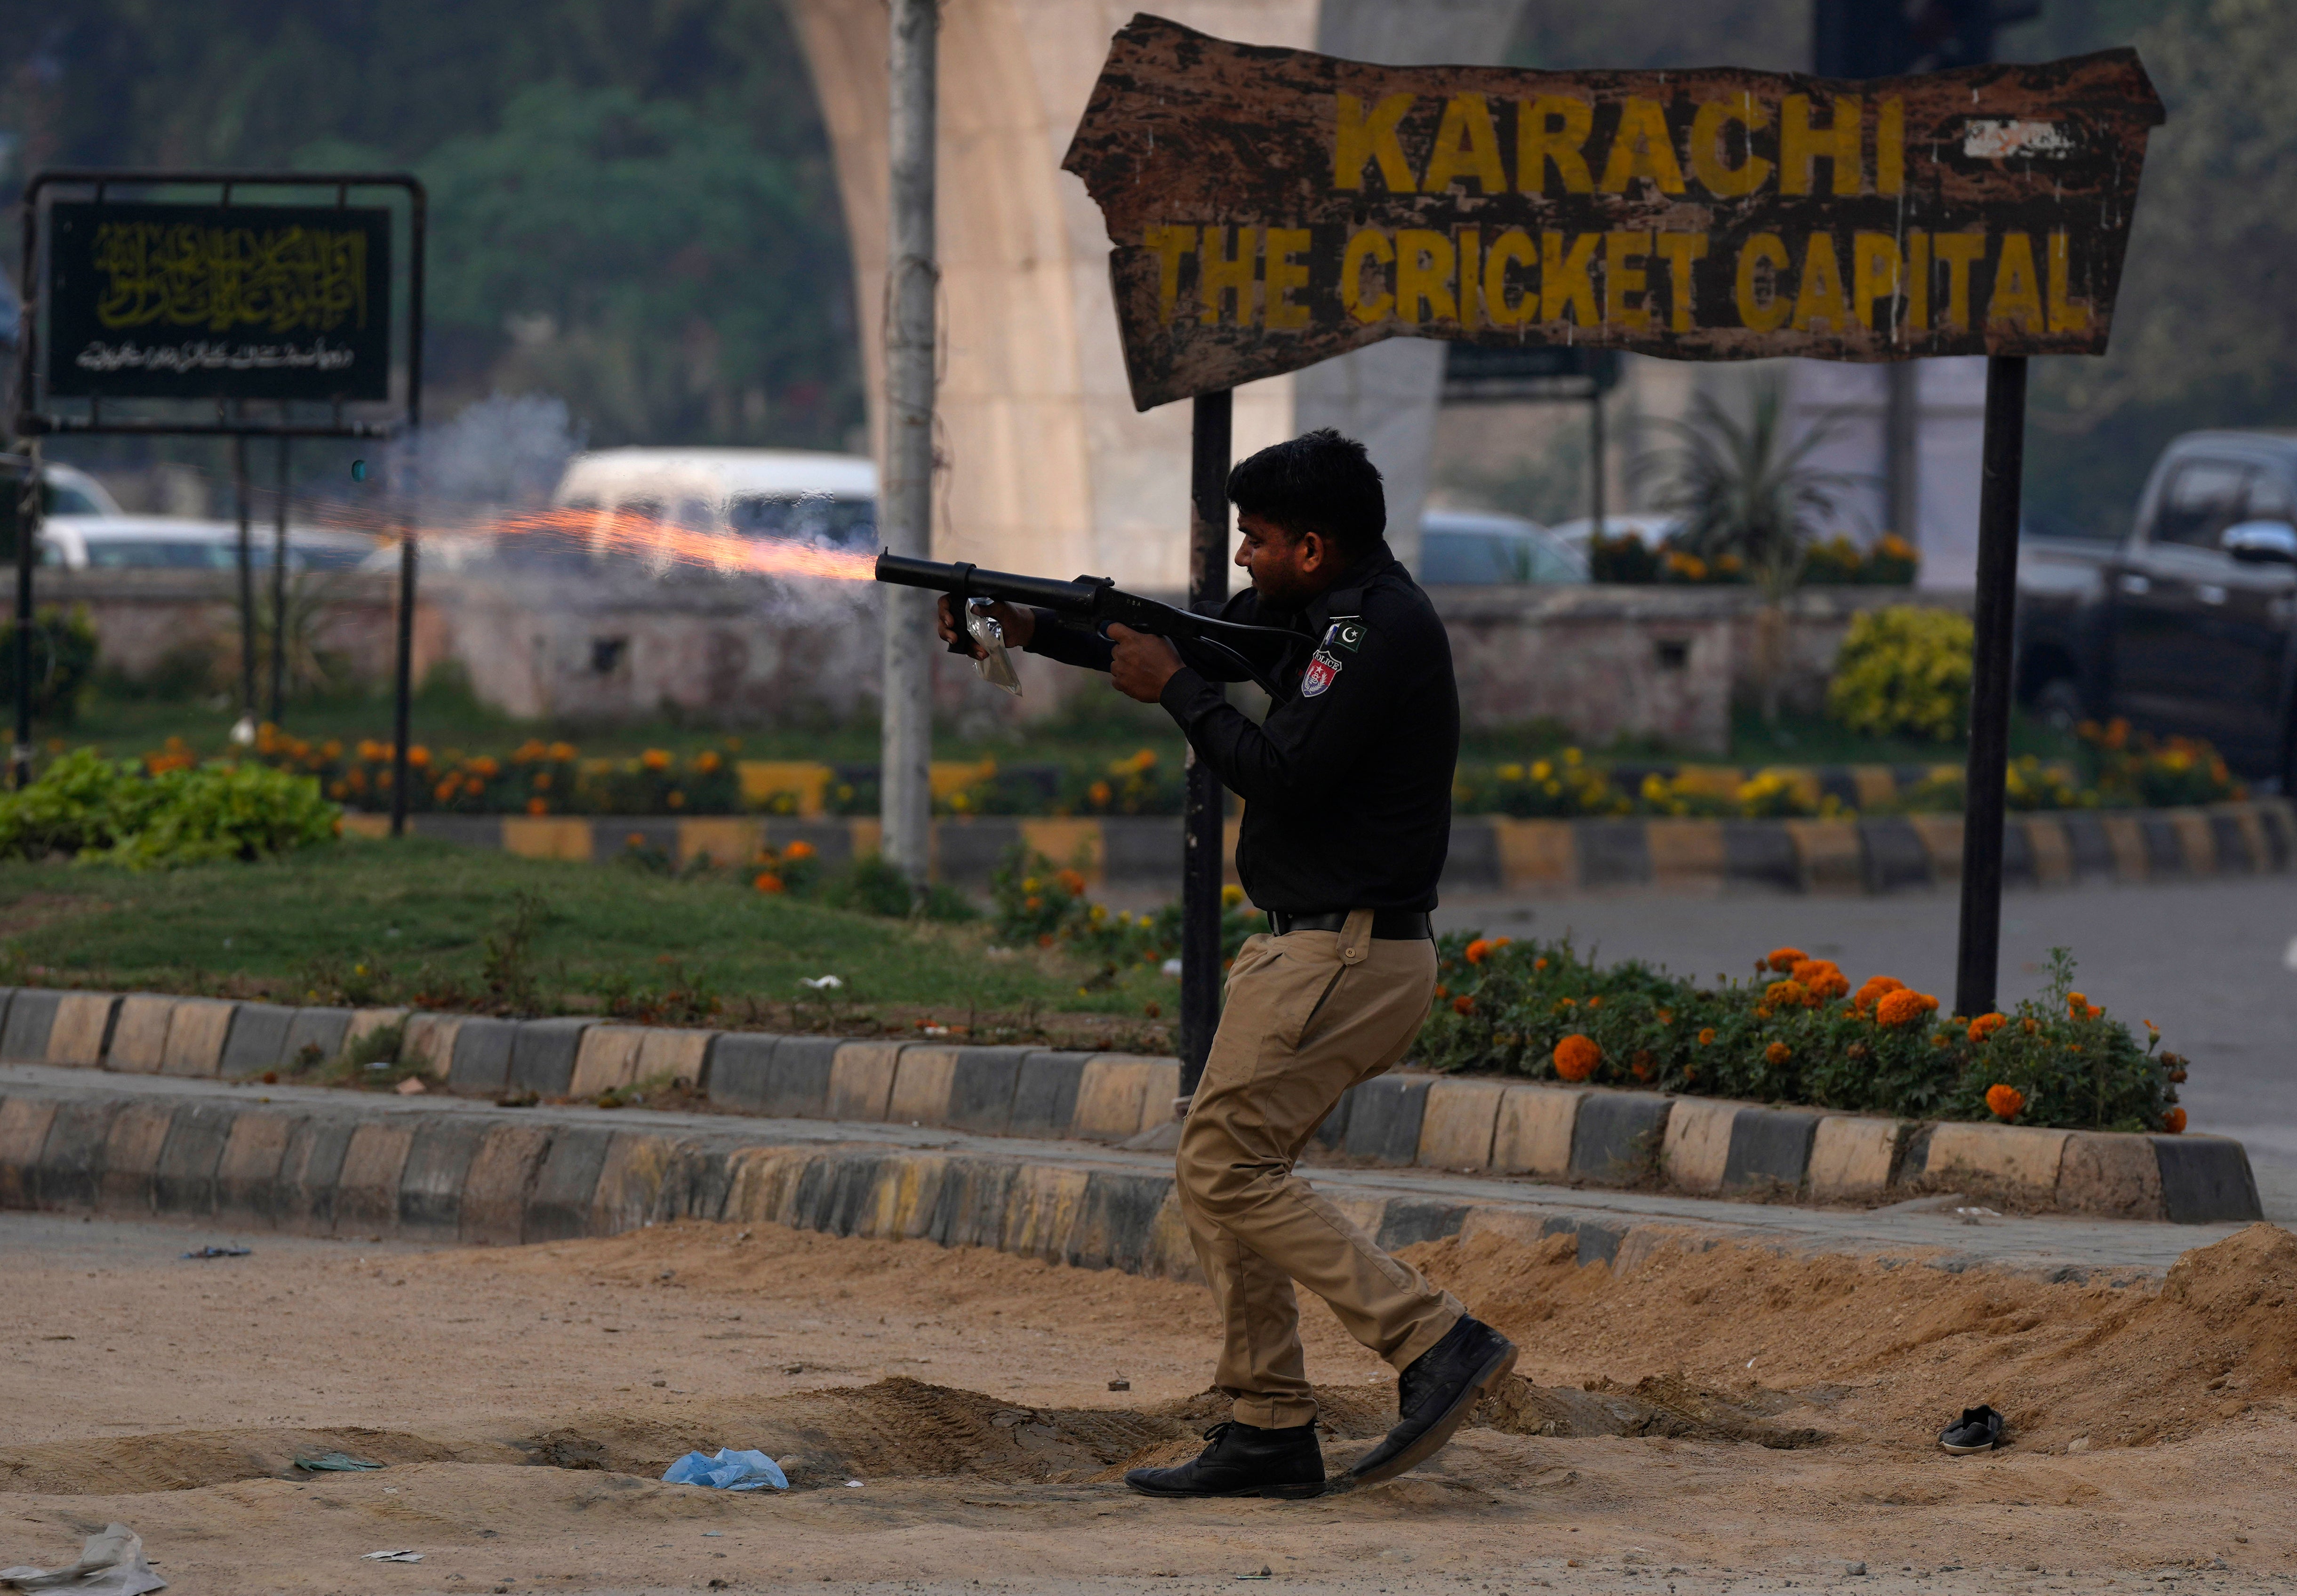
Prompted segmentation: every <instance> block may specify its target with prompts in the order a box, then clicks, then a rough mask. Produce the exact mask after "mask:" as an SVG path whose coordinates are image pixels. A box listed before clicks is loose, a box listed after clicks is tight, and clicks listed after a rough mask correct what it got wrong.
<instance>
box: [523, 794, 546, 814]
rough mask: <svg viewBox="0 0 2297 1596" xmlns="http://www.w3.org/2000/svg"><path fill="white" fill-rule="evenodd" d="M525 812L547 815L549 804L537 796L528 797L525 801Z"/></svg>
mask: <svg viewBox="0 0 2297 1596" xmlns="http://www.w3.org/2000/svg"><path fill="white" fill-rule="evenodd" d="M526 812H527V813H528V814H530V815H547V814H548V813H549V812H550V805H549V804H547V803H546V802H543V801H542V800H541V799H539V798H530V799H528V800H527V801H526Z"/></svg>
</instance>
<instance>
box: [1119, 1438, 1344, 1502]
mask: <svg viewBox="0 0 2297 1596" xmlns="http://www.w3.org/2000/svg"><path fill="white" fill-rule="evenodd" d="M1205 1439H1206V1440H1207V1441H1209V1442H1211V1443H1212V1444H1211V1445H1210V1446H1207V1447H1206V1448H1205V1450H1204V1452H1202V1453H1201V1454H1200V1455H1199V1456H1198V1458H1197V1460H1195V1461H1194V1462H1190V1463H1183V1464H1181V1466H1180V1467H1179V1468H1135V1469H1133V1470H1132V1472H1130V1473H1128V1474H1127V1475H1126V1476H1125V1477H1124V1483H1125V1484H1126V1485H1130V1486H1132V1488H1133V1489H1134V1490H1136V1491H1138V1492H1140V1494H1141V1495H1143V1496H1285V1497H1293V1498H1298V1497H1303V1496H1320V1495H1321V1494H1322V1493H1323V1490H1324V1451H1323V1448H1322V1447H1321V1446H1319V1445H1317V1444H1316V1427H1315V1426H1314V1425H1313V1424H1296V1425H1290V1426H1288V1427H1285V1428H1283V1429H1280V1430H1264V1429H1262V1428H1260V1427H1258V1426H1256V1425H1250V1424H1239V1423H1237V1422H1236V1421H1235V1420H1234V1419H1231V1420H1230V1421H1228V1422H1227V1423H1225V1424H1216V1425H1214V1426H1213V1427H1212V1428H1210V1429H1208V1430H1206V1432H1205Z"/></svg>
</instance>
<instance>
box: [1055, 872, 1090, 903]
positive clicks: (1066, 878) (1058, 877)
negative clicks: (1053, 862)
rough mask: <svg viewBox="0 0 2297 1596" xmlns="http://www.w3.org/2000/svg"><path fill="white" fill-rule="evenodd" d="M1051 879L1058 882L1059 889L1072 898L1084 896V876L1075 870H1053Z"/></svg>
mask: <svg viewBox="0 0 2297 1596" xmlns="http://www.w3.org/2000/svg"><path fill="white" fill-rule="evenodd" d="M1053 879H1054V880H1055V881H1057V882H1058V883H1060V887H1061V891H1063V892H1065V893H1067V894H1068V895H1069V896H1070V897H1072V898H1082V897H1083V896H1084V876H1083V875H1082V874H1080V873H1079V872H1077V871H1075V870H1055V871H1054V872H1053Z"/></svg>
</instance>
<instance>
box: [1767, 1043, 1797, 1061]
mask: <svg viewBox="0 0 2297 1596" xmlns="http://www.w3.org/2000/svg"><path fill="white" fill-rule="evenodd" d="M1791 1057H1794V1049H1792V1048H1791V1047H1789V1046H1787V1045H1786V1043H1784V1042H1782V1041H1774V1042H1773V1043H1772V1044H1771V1045H1770V1046H1769V1047H1767V1048H1765V1049H1763V1060H1764V1062H1765V1063H1766V1064H1773V1065H1780V1064H1784V1063H1785V1062H1786V1061H1787V1060H1788V1059H1790V1058H1791Z"/></svg>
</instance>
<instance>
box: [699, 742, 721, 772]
mask: <svg viewBox="0 0 2297 1596" xmlns="http://www.w3.org/2000/svg"><path fill="white" fill-rule="evenodd" d="M723 762H724V761H721V760H720V758H719V757H718V751H717V750H716V749H714V748H704V750H703V751H702V752H701V753H697V754H696V755H695V756H694V768H695V769H696V771H698V772H700V773H701V774H702V775H704V776H707V775H709V774H710V772H712V770H715V769H717V768H718V767H719V766H720V764H722V763H723Z"/></svg>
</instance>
